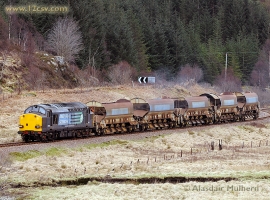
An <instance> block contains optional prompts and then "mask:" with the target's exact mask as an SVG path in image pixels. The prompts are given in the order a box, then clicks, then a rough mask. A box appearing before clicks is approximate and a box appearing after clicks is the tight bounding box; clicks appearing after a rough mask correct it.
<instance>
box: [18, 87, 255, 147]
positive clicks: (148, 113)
mask: <svg viewBox="0 0 270 200" xmlns="http://www.w3.org/2000/svg"><path fill="white" fill-rule="evenodd" d="M258 117H259V101H258V96H257V94H256V93H253V92H245V93H240V92H233V93H228V92H225V93H222V94H220V95H216V94H213V93H204V94H201V95H200V96H191V97H186V98H184V97H182V98H159V99H149V100H144V99H142V98H134V99H131V100H127V99H120V100H118V101H116V102H110V103H100V102H97V101H90V102H87V103H86V104H84V103H80V102H71V103H51V104H39V105H32V106H30V107H28V108H27V109H26V110H25V111H24V114H22V115H21V116H20V119H19V131H18V134H20V135H21V137H22V140H23V141H25V142H28V141H53V140H55V139H60V138H70V137H89V136H92V135H104V134H115V133H131V132H134V131H140V132H142V131H147V130H155V129H165V128H175V127H185V126H196V125H204V124H215V123H223V122H236V121H244V120H246V119H257V118H258Z"/></svg>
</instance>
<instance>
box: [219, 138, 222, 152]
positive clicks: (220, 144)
mask: <svg viewBox="0 0 270 200" xmlns="http://www.w3.org/2000/svg"><path fill="white" fill-rule="evenodd" d="M218 143H219V144H218V147H219V150H222V140H218Z"/></svg>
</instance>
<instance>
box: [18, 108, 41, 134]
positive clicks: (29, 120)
mask: <svg viewBox="0 0 270 200" xmlns="http://www.w3.org/2000/svg"><path fill="white" fill-rule="evenodd" d="M41 130H42V117H41V116H39V115H37V114H33V113H27V114H23V115H21V116H20V120H19V131H21V132H23V131H41Z"/></svg>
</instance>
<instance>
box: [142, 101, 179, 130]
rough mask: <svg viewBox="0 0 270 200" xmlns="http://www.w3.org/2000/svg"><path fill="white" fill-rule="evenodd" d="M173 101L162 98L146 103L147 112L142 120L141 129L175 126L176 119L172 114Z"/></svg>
mask: <svg viewBox="0 0 270 200" xmlns="http://www.w3.org/2000/svg"><path fill="white" fill-rule="evenodd" d="M174 102H175V99H169V98H162V99H150V100H148V101H147V104H148V106H149V108H148V109H149V112H148V113H147V115H146V116H145V117H144V118H143V121H142V122H143V127H142V129H144V130H147V129H150V130H152V129H160V128H172V127H174V126H176V124H177V119H176V115H175V113H174V111H175V109H174Z"/></svg>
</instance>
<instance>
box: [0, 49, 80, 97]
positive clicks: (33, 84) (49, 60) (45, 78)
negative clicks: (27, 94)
mask: <svg viewBox="0 0 270 200" xmlns="http://www.w3.org/2000/svg"><path fill="white" fill-rule="evenodd" d="M25 54H26V53H25V52H21V51H18V50H17V51H16V50H13V51H10V52H2V56H1V54H0V66H1V68H0V92H1V91H3V92H13V93H14V92H17V93H20V92H21V91H22V90H36V89H42V90H44V89H48V88H63V87H65V88H74V87H76V86H78V85H79V83H80V81H79V80H78V77H76V75H75V73H74V71H72V70H71V69H70V66H69V65H68V64H67V63H60V62H59V61H58V60H57V57H56V56H52V55H49V54H48V53H46V52H39V53H34V54H30V55H25Z"/></svg>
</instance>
